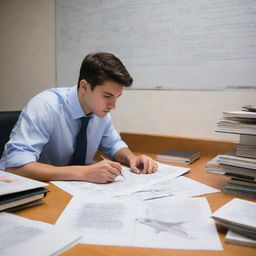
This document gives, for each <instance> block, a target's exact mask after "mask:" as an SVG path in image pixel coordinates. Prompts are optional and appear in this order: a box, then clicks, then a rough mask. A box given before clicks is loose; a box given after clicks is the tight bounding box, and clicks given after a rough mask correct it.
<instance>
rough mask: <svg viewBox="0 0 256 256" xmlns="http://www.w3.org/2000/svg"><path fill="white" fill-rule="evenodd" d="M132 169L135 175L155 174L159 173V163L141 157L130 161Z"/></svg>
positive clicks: (134, 157)
mask: <svg viewBox="0 0 256 256" xmlns="http://www.w3.org/2000/svg"><path fill="white" fill-rule="evenodd" d="M129 161H130V168H131V171H132V172H135V173H138V174H139V173H154V172H156V171H157V167H158V165H157V163H156V161H154V160H153V159H152V158H151V157H149V156H145V155H140V156H133V157H131V158H130V159H129Z"/></svg>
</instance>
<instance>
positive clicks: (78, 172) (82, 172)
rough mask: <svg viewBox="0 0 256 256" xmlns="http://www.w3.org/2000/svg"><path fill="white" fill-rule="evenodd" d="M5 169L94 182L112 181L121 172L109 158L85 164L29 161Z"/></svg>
mask: <svg viewBox="0 0 256 256" xmlns="http://www.w3.org/2000/svg"><path fill="white" fill-rule="evenodd" d="M6 171H8V172H12V173H14V174H17V175H21V176H24V177H28V178H31V179H36V180H41V181H49V180H83V181H89V182H94V183H107V182H112V181H114V179H115V178H116V176H118V175H119V174H120V172H121V165H120V164H119V163H117V162H113V161H110V160H103V161H100V162H98V163H96V164H92V165H87V166H85V165H84V166H78V165H77V166H76V165H74V166H53V165H49V164H43V163H38V162H31V163H28V164H26V165H23V166H19V167H13V168H7V169H6Z"/></svg>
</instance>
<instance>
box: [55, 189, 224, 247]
mask: <svg viewBox="0 0 256 256" xmlns="http://www.w3.org/2000/svg"><path fill="white" fill-rule="evenodd" d="M210 216H211V210H210V207H209V205H208V202H207V200H206V199H205V198H165V199H159V200H154V201H146V202H139V201H130V200H117V199H115V198H104V199H99V198H90V199H86V198H85V197H84V196H83V194H81V195H80V196H78V195H77V196H76V197H73V198H72V200H71V201H70V203H69V205H68V206H67V207H66V209H65V210H64V212H63V213H62V215H61V216H60V218H59V220H58V221H57V223H56V225H57V226H62V227H63V228H67V229H70V230H72V229H75V230H79V231H80V232H82V233H83V234H84V238H83V240H82V243H86V244H87V243H89V244H101V245H119V246H120V245H123V246H136V247H152V248H166V249H188V250H193V249H195V250H222V245H221V242H220V240H219V237H218V234H217V231H216V228H215V225H214V222H213V220H212V219H211V218H210Z"/></svg>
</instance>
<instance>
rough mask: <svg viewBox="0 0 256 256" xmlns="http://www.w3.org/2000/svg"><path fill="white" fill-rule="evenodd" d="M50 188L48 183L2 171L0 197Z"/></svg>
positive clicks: (0, 172)
mask: <svg viewBox="0 0 256 256" xmlns="http://www.w3.org/2000/svg"><path fill="white" fill-rule="evenodd" d="M45 186H48V184H47V183H44V182H41V181H37V180H32V179H29V178H25V177H22V176H19V175H15V174H13V173H10V172H4V171H0V196H2V195H6V194H10V193H14V192H20V191H25V190H29V189H34V188H39V187H45Z"/></svg>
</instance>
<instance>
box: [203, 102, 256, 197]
mask: <svg viewBox="0 0 256 256" xmlns="http://www.w3.org/2000/svg"><path fill="white" fill-rule="evenodd" d="M244 108H245V109H246V110H242V111H225V112H223V114H224V119H223V120H221V121H219V122H218V123H217V130H216V131H218V132H228V133H238V134H240V141H239V144H237V146H236V150H235V151H233V152H227V153H224V154H221V155H218V156H216V157H215V158H213V159H212V160H211V161H209V162H208V163H207V164H206V169H207V171H208V172H214V173H220V174H225V175H227V176H229V177H230V180H229V181H227V182H226V183H225V184H224V186H223V192H224V193H228V194H233V195H239V196H246V197H249V198H256V112H255V107H253V106H246V107H244ZM225 123H228V124H229V125H224V124H225ZM231 124H232V126H231ZM223 125H224V126H223ZM248 125H249V127H250V129H249V128H248V127H247V126H248ZM245 127H247V128H245Z"/></svg>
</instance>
